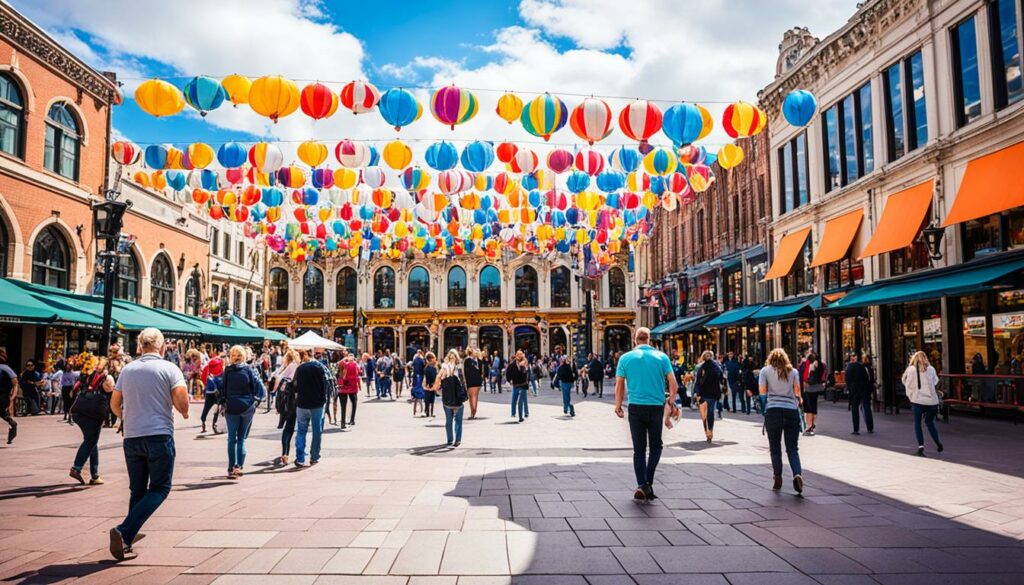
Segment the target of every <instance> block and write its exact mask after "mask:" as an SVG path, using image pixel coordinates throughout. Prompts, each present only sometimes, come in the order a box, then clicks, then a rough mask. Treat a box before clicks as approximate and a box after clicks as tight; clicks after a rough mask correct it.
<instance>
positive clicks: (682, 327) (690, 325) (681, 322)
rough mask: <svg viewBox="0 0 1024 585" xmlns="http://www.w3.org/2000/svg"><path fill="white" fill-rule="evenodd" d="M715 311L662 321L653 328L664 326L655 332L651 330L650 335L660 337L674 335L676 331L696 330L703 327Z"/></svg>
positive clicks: (713, 315)
mask: <svg viewBox="0 0 1024 585" xmlns="http://www.w3.org/2000/svg"><path fill="white" fill-rule="evenodd" d="M716 314H717V313H712V314H710V315H691V316H690V317H683V318H682V319H676V320H675V321H672V322H670V323H663V324H662V325H659V326H658V327H656V328H655V329H660V328H662V327H664V329H662V330H661V331H660V332H658V333H655V332H654V331H651V335H652V336H656V337H661V336H664V335H675V334H677V333H687V332H690V331H698V330H700V329H703V327H704V324H705V323H707V322H708V321H709V320H711V319H712V318H714V317H715V315H716Z"/></svg>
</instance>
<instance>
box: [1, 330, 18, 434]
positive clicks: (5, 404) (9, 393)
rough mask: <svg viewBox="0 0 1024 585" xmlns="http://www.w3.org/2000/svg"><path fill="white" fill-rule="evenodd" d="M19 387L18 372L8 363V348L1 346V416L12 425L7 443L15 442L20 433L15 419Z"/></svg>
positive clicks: (8, 432)
mask: <svg viewBox="0 0 1024 585" xmlns="http://www.w3.org/2000/svg"><path fill="white" fill-rule="evenodd" d="M17 387H18V374H15V373H14V370H12V369H11V367H10V366H8V365H7V349H6V348H2V347H0V418H3V419H4V421H6V422H7V424H8V425H10V427H11V428H10V430H8V431H7V444H8V445H10V444H11V443H13V442H14V437H16V436H17V435H18V423H17V422H15V421H14V396H15V391H14V390H15V388H17Z"/></svg>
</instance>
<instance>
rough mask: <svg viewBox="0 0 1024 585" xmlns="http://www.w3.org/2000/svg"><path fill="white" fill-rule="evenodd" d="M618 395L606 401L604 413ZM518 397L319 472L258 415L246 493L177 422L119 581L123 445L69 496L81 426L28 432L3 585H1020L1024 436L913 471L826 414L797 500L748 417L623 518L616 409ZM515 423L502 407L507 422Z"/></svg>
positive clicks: (895, 437) (405, 416) (887, 419)
mask: <svg viewBox="0 0 1024 585" xmlns="http://www.w3.org/2000/svg"><path fill="white" fill-rule="evenodd" d="M608 394H610V393H607V394H606V396H608ZM507 397H508V394H507V393H506V394H501V395H487V396H486V397H485V401H484V403H483V404H482V406H481V417H482V418H481V419H479V420H475V421H467V423H466V429H465V437H464V444H463V446H462V447H460V448H459V449H457V450H454V451H449V450H447V449H444V448H442V447H440V446H439V445H440V444H443V443H444V430H443V428H442V427H443V424H442V419H434V420H433V421H424V419H412V418H411V416H410V408H409V406H408V405H407V404H406V403H404V402H397V403H391V402H378V401H376V400H371V401H369V402H363V403H361V404H360V406H359V411H358V418H357V423H358V424H357V426H356V427H355V428H354V429H353V430H351V431H348V432H344V433H343V432H340V431H339V430H337V429H332V430H330V431H329V433H328V434H327V435H326V436H325V448H326V454H325V456H324V460H323V462H322V463H321V464H320V465H318V466H317V467H314V468H307V469H302V470H296V469H295V468H293V467H287V468H276V467H274V466H273V465H272V461H273V458H274V457H275V456H276V455H277V453H278V451H277V450H278V446H279V443H278V433H277V431H276V428H275V423H276V416H272V415H263V414H260V415H258V416H257V419H256V423H255V426H254V429H253V432H252V435H251V437H250V444H249V462H248V463H247V467H248V471H249V473H247V474H246V476H245V477H244V478H242V479H241V481H238V482H231V481H228V480H226V479H224V477H223V473H224V467H225V465H226V463H225V461H226V448H225V444H224V436H223V435H220V436H201V435H197V432H198V421H197V420H195V418H196V417H197V416H198V406H194V407H193V410H192V416H193V419H191V420H190V421H188V422H187V423H181V421H180V420H179V425H178V430H177V436H176V439H177V451H178V461H177V467H176V469H175V487H174V490H173V491H172V493H171V496H170V498H169V499H168V500H167V502H166V503H165V504H164V505H163V507H162V508H161V509H160V510H159V512H158V513H157V514H156V516H154V518H152V519H151V520H150V522H149V523H148V525H147V526H146V527H145V528H144V533H145V534H146V535H147V536H146V538H145V539H144V540H143V541H142V542H141V543H140V544H139V545H138V546H137V551H138V553H139V556H138V558H137V559H135V560H132V561H127V562H124V563H121V564H115V563H113V562H112V561H110V560H109V554H108V552H107V550H106V545H107V534H106V532H107V530H108V529H109V528H110V527H111V526H113V525H115V524H116V523H117V522H118V521H119V520H120V517H121V516H122V514H123V512H124V509H125V507H126V505H127V497H128V496H127V478H126V473H125V470H124V462H123V459H122V457H121V453H120V438H119V437H116V436H115V435H114V434H113V433H111V432H107V431H105V432H104V435H103V437H102V440H101V471H102V474H103V477H104V479H105V480H106V481H107V484H106V485H104V486H100V487H79V486H78V485H77V484H75V483H74V482H73V481H72V480H70V479H69V478H68V477H67V468H68V466H69V464H70V461H71V458H72V456H73V452H74V449H75V448H76V447H77V444H78V439H79V433H78V430H77V429H76V428H75V427H70V426H67V425H63V424H59V423H58V422H56V421H55V418H54V417H46V416H41V417H37V418H34V419H28V420H26V419H22V420H23V424H22V425H21V429H22V430H21V434H20V435H19V437H18V439H17V441H16V442H15V443H14V444H13V445H11V446H4V447H3V448H2V449H3V451H2V461H3V463H4V466H3V468H2V470H0V516H2V518H3V521H2V524H0V579H3V580H4V582H5V583H56V582H65V581H70V580H74V579H81V580H82V582H88V583H114V582H123V583H132V584H141V583H175V584H179V583H180V584H188V585H192V584H205V583H217V584H227V583H245V584H259V583H268V584H275V585H278V584H283V585H290V584H296V585H298V584H306V583H317V584H342V583H345V584H348V583H352V584H369V583H385V584H409V585H413V584H436V585H440V584H456V583H457V584H461V585H469V584H487V585H491V584H501V583H510V582H511V583H538V584H540V583H544V584H548V583H573V584H584V583H589V584H591V585H594V584H628V583H638V584H666V585H667V584H672V585H676V584H685V583H698V584H709V585H710V584H723V585H724V584H726V583H729V584H732V585H739V584H747V583H750V584H755V583H756V584H781V583H796V584H800V583H807V584H813V583H822V584H841V585H860V584H868V583H885V584H897V583H912V584H916V583H922V584H923V583H928V584H934V583H971V584H974V585H979V584H986V583H998V584H1007V585H1009V584H1016V583H1021V582H1022V579H1024V555H1022V554H1021V552H1024V549H1022V547H1021V539H1022V538H1024V479H1022V475H1024V473H1022V471H1024V464H1022V462H1021V458H1020V457H1019V453H1020V447H1021V445H1022V444H1024V441H1022V439H1021V432H1022V430H1021V427H1015V426H1013V425H1012V424H1010V423H1006V422H997V421H984V420H975V419H965V418H954V419H953V422H952V424H949V425H941V426H940V432H942V433H943V434H944V441H945V444H946V446H947V451H946V453H944V454H942V456H941V457H929V458H927V459H919V458H917V457H912V456H910V455H909V454H908V453H909V452H910V451H911V449H910V447H912V446H913V433H912V430H911V428H910V424H911V422H910V418H909V415H907V414H903V415H899V416H883V417H880V421H879V424H878V430H877V432H876V434H874V435H863V436H860V437H851V436H850V435H849V434H848V433H849V428H848V427H849V423H848V421H847V413H846V411H845V409H842V408H839V407H829V408H823V409H822V413H823V416H822V419H821V423H820V424H819V428H820V430H821V432H820V434H819V435H818V436H816V437H813V438H803V439H801V444H800V446H801V451H802V453H803V457H804V466H805V477H806V478H807V489H806V497H805V498H803V499H799V498H797V497H795V496H794V495H793V493H792V491H791V486H790V485H789V482H788V478H787V483H786V485H785V488H784V489H783V491H782V493H773V492H772V491H771V490H770V489H769V483H770V468H769V466H768V454H767V443H766V441H765V440H764V439H763V438H762V435H761V429H760V425H759V424H757V420H756V419H755V416H751V417H744V416H741V415H737V416H736V417H728V416H727V417H726V419H725V421H724V422H723V423H721V425H720V426H717V427H716V431H717V436H718V437H720V441H717V442H716V443H714V444H713V445H711V446H708V445H707V444H706V443H704V441H703V440H701V436H700V435H701V432H700V428H699V422H698V421H697V420H696V419H695V417H694V416H693V414H692V413H689V412H688V413H687V414H686V415H685V418H684V421H683V423H682V426H681V428H680V427H677V429H675V430H673V431H669V432H667V433H666V450H665V458H664V459H663V460H662V466H661V468H660V470H659V475H658V483H657V485H656V486H655V487H656V491H657V492H658V494H659V495H660V496H661V499H660V500H658V501H657V502H655V503H654V504H652V505H649V506H638V505H637V504H634V503H633V502H632V501H631V490H632V488H633V487H634V486H633V479H632V469H631V466H630V463H629V457H630V451H629V449H628V446H629V438H628V430H627V426H626V424H625V422H623V421H620V420H619V419H617V418H616V417H615V416H614V415H613V414H612V411H611V410H612V409H611V399H610V398H608V397H606V398H604V399H603V401H602V400H594V399H588V400H587V401H586V402H582V404H580V405H579V406H578V408H577V412H578V416H577V417H576V418H575V419H568V418H566V417H563V416H562V415H561V409H560V402H557V401H556V396H555V395H554V393H553V392H550V391H548V392H545V393H544V394H543V395H542V397H541V398H540V399H535V400H534V401H533V404H532V405H531V406H532V411H531V414H532V416H531V417H530V418H529V419H528V420H527V422H526V423H524V424H522V425H519V424H515V423H513V422H512V419H510V418H508V417H507V414H508V406H507V405H506V402H505V400H506V398H507ZM499 401H500V402H499Z"/></svg>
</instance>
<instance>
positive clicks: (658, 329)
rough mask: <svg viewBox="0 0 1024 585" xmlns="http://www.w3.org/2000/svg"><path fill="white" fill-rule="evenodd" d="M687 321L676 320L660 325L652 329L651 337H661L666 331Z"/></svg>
mask: <svg viewBox="0 0 1024 585" xmlns="http://www.w3.org/2000/svg"><path fill="white" fill-rule="evenodd" d="M685 320H686V319H685V318H684V319H676V320H674V321H666V322H664V323H662V324H661V325H658V326H657V327H655V328H654V329H651V336H652V337H658V336H660V335H663V334H664V333H665V332H666V331H668V330H669V329H671V328H672V327H674V326H676V325H678V324H679V323H681V322H682V321H685Z"/></svg>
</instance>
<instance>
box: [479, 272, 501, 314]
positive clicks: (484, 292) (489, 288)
mask: <svg viewBox="0 0 1024 585" xmlns="http://www.w3.org/2000/svg"><path fill="white" fill-rule="evenodd" d="M480 306H481V307H500V306H501V273H500V272H498V269H497V268H495V267H493V266H484V268H483V270H481V271H480Z"/></svg>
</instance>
